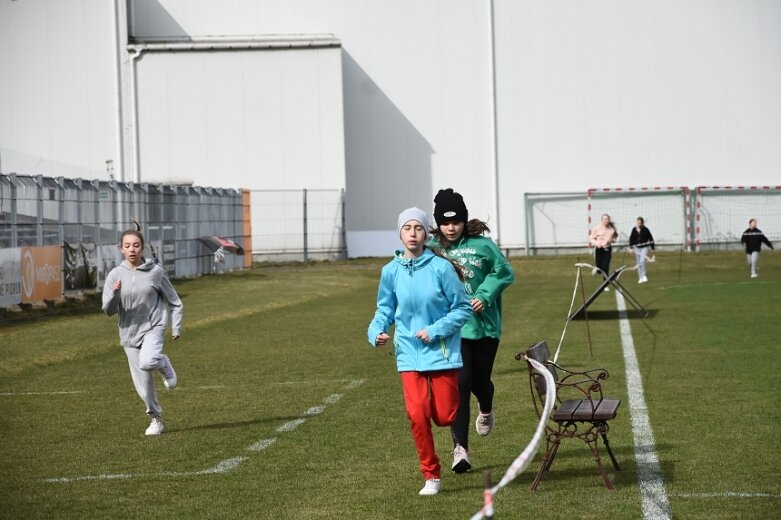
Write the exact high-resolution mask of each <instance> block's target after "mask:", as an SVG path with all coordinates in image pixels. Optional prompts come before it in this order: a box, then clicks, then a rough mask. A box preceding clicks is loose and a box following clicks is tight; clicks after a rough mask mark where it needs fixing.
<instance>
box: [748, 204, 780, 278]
mask: <svg viewBox="0 0 781 520" xmlns="http://www.w3.org/2000/svg"><path fill="white" fill-rule="evenodd" d="M740 243H741V244H744V245H745V246H746V260H747V261H748V268H749V271H750V272H751V278H756V277H757V276H759V253H760V251H762V244H763V243H764V244H765V245H767V247H769V248H770V249H773V244H771V243H770V240H768V239H767V237H766V236H765V234H764V233H762V231H761V230H759V229H758V228H757V219H755V218H752V219H751V220H749V221H748V229H747V230H745V231H744V232H743V236H741V237H740Z"/></svg>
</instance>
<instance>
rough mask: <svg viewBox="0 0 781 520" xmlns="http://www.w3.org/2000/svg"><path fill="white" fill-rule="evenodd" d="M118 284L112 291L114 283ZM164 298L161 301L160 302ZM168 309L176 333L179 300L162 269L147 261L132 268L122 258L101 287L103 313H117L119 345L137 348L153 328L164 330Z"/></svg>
mask: <svg viewBox="0 0 781 520" xmlns="http://www.w3.org/2000/svg"><path fill="white" fill-rule="evenodd" d="M117 280H120V281H121V282H122V287H121V288H120V289H119V290H118V291H115V290H114V282H116V281H117ZM164 300H165V301H164ZM165 302H167V303H168V307H170V308H171V322H172V323H171V329H172V331H171V332H172V334H173V335H174V336H179V335H180V333H181V329H182V308H183V306H182V300H180V299H179V295H178V294H176V290H175V289H174V287H173V285H171V281H170V280H169V279H168V275H167V274H166V272H165V269H163V268H162V267H160V266H159V265H157V264H156V263H155V262H154V261H153V260H147V261H145V262H144V263H143V264H141V265H139V266H138V267H136V268H135V269H134V268H133V266H131V265H130V264H129V263H128V262H127V261H126V260H125V261H123V262H122V263H121V264H119V265H118V266H117V267H115V268H114V269H112V270H111V272H110V273H109V274H108V276H107V277H106V282H105V285H104V286H103V312H105V313H106V314H108V315H109V316H113V315H114V314H116V313H117V312H119V342H120V343H121V344H122V346H123V347H134V348H139V347H141V344H142V343H143V341H144V336H146V334H147V333H148V332H149V331H151V330H154V329H160V332H161V333H162V332H164V331H165V326H166V323H167V322H168V309H167V308H166V305H165Z"/></svg>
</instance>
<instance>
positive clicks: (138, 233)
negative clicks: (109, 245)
mask: <svg viewBox="0 0 781 520" xmlns="http://www.w3.org/2000/svg"><path fill="white" fill-rule="evenodd" d="M131 222H133V224H134V225H135V226H136V229H126V230H124V231H123V232H122V236H120V237H119V247H122V241H123V240H125V237H126V236H128V235H132V236H134V237H136V238H138V239H139V240H140V241H141V245H142V246H143V245H144V235H142V234H141V224H139V223H138V222H137V221H136V220H132V221H131Z"/></svg>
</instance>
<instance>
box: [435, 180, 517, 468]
mask: <svg viewBox="0 0 781 520" xmlns="http://www.w3.org/2000/svg"><path fill="white" fill-rule="evenodd" d="M434 219H435V220H436V223H437V228H436V229H435V230H432V235H433V236H432V239H431V243H430V245H431V247H432V248H436V249H438V250H439V251H440V252H441V253H442V254H443V256H445V257H446V258H448V259H450V260H452V261H454V262H456V263H457V264H458V265H459V266H460V267H461V269H462V271H463V274H464V291H465V293H466V297H467V299H468V300H469V301H470V304H471V306H472V310H473V311H474V312H473V314H472V317H471V318H470V319H469V321H467V322H466V324H465V325H464V326H463V327H462V328H461V356H462V358H463V363H464V366H463V367H462V368H461V370H460V371H459V376H458V390H459V394H460V404H459V407H458V413H457V415H456V420H455V422H454V423H453V425H452V426H451V434H452V436H453V445H454V449H453V464H452V466H451V468H452V470H453V471H454V472H456V473H463V472H465V471H469V470H470V469H471V467H472V466H471V464H470V462H469V421H470V400H471V394H474V396H475V397H476V398H477V403H478V406H479V413H478V414H477V419H476V420H475V429H476V430H477V433H478V434H479V435H482V436H485V435H488V434H489V433H491V430H492V429H493V426H494V412H493V398H494V384H493V382H492V381H491V372H492V371H493V366H494V359H495V358H496V352H497V350H498V348H499V338H500V336H501V334H502V291H504V290H505V289H506V288H507V287H509V286H510V284H512V283H513V282H514V281H515V273H513V269H512V267H511V266H510V263H509V262H508V261H507V259H506V258H505V257H504V255H503V254H502V252H501V251H500V250H499V248H498V247H497V246H496V244H494V242H493V240H491V239H490V238H488V237H485V236H483V234H484V233H486V232H488V231H489V229H488V226H487V225H486V223H485V222H483V221H481V220H478V219H473V220H471V221H470V220H469V212H468V211H467V208H466V204H464V199H463V197H462V196H461V195H460V194H459V193H457V192H454V191H453V190H452V189H451V188H448V189H445V190H439V193H437V196H436V197H435V198H434Z"/></svg>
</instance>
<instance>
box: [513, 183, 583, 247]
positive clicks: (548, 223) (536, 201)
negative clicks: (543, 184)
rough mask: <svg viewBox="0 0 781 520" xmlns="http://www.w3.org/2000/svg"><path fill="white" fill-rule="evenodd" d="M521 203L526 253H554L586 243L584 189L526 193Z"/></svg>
mask: <svg viewBox="0 0 781 520" xmlns="http://www.w3.org/2000/svg"><path fill="white" fill-rule="evenodd" d="M524 204H525V208H526V254H527V255H529V254H532V255H534V254H538V253H546V252H547V253H554V254H558V253H560V252H563V251H566V250H567V249H575V248H583V247H585V246H586V242H587V241H588V228H587V227H586V225H585V221H584V219H583V215H584V212H585V209H586V195H585V193H583V192H582V191H581V192H578V193H527V194H525V195H524Z"/></svg>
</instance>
